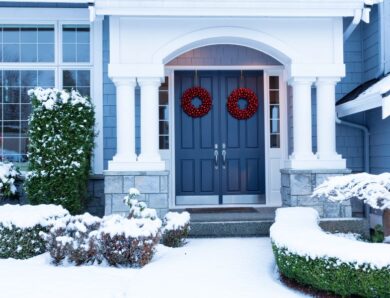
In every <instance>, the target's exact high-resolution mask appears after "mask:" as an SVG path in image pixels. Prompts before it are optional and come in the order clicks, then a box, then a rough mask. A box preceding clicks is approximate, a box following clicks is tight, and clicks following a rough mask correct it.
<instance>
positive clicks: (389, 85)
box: [337, 75, 390, 119]
mask: <svg viewBox="0 0 390 298" xmlns="http://www.w3.org/2000/svg"><path fill="white" fill-rule="evenodd" d="M378 107H382V118H383V119H385V118H387V117H388V116H390V75H387V76H385V77H383V78H381V79H373V80H371V81H368V82H366V83H364V84H362V85H360V86H359V87H357V88H355V89H354V90H352V91H351V92H350V93H349V94H347V95H346V96H344V97H343V98H342V99H340V100H339V101H338V103H337V114H338V116H339V117H344V116H348V115H352V114H356V113H360V112H364V111H367V110H371V109H375V108H378Z"/></svg>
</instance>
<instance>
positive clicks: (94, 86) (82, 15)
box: [0, 7, 103, 174]
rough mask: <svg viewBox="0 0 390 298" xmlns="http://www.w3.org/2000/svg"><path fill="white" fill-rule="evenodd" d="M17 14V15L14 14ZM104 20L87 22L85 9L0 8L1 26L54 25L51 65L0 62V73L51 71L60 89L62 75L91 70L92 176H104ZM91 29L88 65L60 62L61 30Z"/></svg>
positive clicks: (87, 15) (87, 12) (87, 13)
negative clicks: (84, 27) (93, 114)
mask: <svg viewBox="0 0 390 298" xmlns="http://www.w3.org/2000/svg"><path fill="white" fill-rule="evenodd" d="M16 10H17V13H15V11H16ZM102 21H103V18H102V17H98V18H96V20H95V21H94V22H93V23H90V21H89V11H88V8H41V7H39V8H14V7H13V8H9V7H4V8H0V24H1V25H54V32H55V35H54V42H55V48H54V49H55V50H54V62H51V63H46V62H45V63H39V62H31V63H30V62H27V63H26V62H16V63H9V62H0V69H7V70H8V69H14V70H30V69H32V70H37V69H44V70H54V76H55V87H56V88H62V71H63V70H68V69H78V70H87V69H88V70H90V72H91V76H90V79H91V82H90V84H91V91H90V92H91V98H92V101H93V103H94V105H95V118H96V127H95V130H96V132H97V137H96V138H95V148H94V152H93V160H92V171H93V174H103V48H102V47H103V45H102V39H103V24H102ZM63 25H89V26H90V61H89V62H82V63H73V62H72V63H63V62H62V26H63Z"/></svg>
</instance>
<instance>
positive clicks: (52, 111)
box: [26, 88, 95, 214]
mask: <svg viewBox="0 0 390 298" xmlns="http://www.w3.org/2000/svg"><path fill="white" fill-rule="evenodd" d="M29 95H30V96H31V102H32V107H33V111H32V114H31V116H30V118H29V133H28V134H29V144H28V158H29V170H30V171H31V172H30V175H29V176H28V177H27V180H26V192H27V195H28V199H29V200H30V202H31V203H32V204H34V205H37V204H56V205H62V206H63V207H64V208H66V209H67V210H69V212H71V213H72V214H75V213H79V212H81V211H82V209H83V205H84V199H85V198H86V196H87V184H88V178H89V172H90V168H91V165H90V161H91V156H92V149H93V146H94V135H95V134H94V123H95V115H94V108H93V105H92V103H91V100H90V99H89V98H86V97H83V96H81V95H80V94H79V93H78V92H76V91H73V90H72V91H71V92H67V91H64V90H62V91H61V90H57V89H42V88H36V89H34V90H30V91H29Z"/></svg>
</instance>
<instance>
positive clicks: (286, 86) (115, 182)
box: [96, 3, 357, 217]
mask: <svg viewBox="0 0 390 298" xmlns="http://www.w3.org/2000/svg"><path fill="white" fill-rule="evenodd" d="M99 9H101V11H100V12H99ZM104 9H105V8H104V6H102V7H101V8H99V3H97V5H96V13H97V14H99V13H102V14H103V12H105V13H107V11H105V10H104ZM355 9H357V7H355V8H354V9H350V8H348V9H347V8H345V10H344V12H343V13H344V14H345V15H346V16H349V15H352V14H353V11H354V10H355ZM347 11H348V12H347ZM339 12H340V11H338V12H337V16H336V11H328V12H327V13H328V14H329V15H328V16H327V17H324V16H322V17H318V15H316V17H314V18H313V19H309V20H308V19H307V18H304V17H303V16H300V15H299V13H298V12H294V13H295V14H296V15H294V17H292V18H289V17H291V16H289V17H288V16H287V15H285V13H286V12H282V11H280V10H279V14H280V15H279V17H278V18H272V17H271V18H264V17H258V18H256V19H253V18H249V17H248V18H245V17H242V16H240V17H239V16H235V17H233V18H224V17H216V16H214V17H213V16H209V17H208V18H207V26H206V25H205V24H204V23H202V22H201V21H200V20H201V18H200V16H199V15H197V14H196V13H194V15H193V16H191V17H188V18H186V19H182V20H181V26H180V27H178V26H177V22H176V20H175V19H174V18H172V17H171V16H165V17H161V16H159V17H157V16H155V15H152V13H151V15H148V16H145V15H143V17H146V18H147V19H148V22H147V24H148V25H147V26H146V25H145V26H141V25H140V23H139V20H140V19H139V18H140V16H135V15H127V16H124V15H123V14H122V13H119V10H118V11H115V9H114V8H113V7H112V6H111V8H110V13H109V14H110V43H109V45H110V64H109V68H108V71H109V76H110V78H111V79H112V81H113V82H114V84H115V86H116V101H117V104H116V111H117V118H116V127H117V144H116V154H115V156H114V157H113V159H112V160H111V161H110V162H109V164H108V170H107V171H106V172H105V180H106V181H105V195H106V214H109V213H113V212H122V211H124V210H122V209H121V208H122V207H121V204H122V201H121V199H122V197H123V194H124V193H126V192H127V190H128V188H129V187H137V188H140V190H141V193H143V194H144V199H145V201H147V202H148V204H149V205H150V206H151V207H153V208H157V209H159V212H160V215H163V214H164V213H166V212H167V211H168V210H169V209H183V208H216V207H218V208H222V207H226V206H228V207H242V208H246V207H250V208H253V207H254V208H269V207H279V206H282V205H285V206H293V205H310V206H314V207H316V208H317V210H318V211H319V212H320V214H321V215H322V216H324V217H350V216H351V214H352V211H351V208H350V206H343V207H340V208H338V207H337V206H336V205H331V204H326V206H325V205H324V204H323V203H322V202H321V203H319V202H314V201H313V200H312V199H311V198H310V194H311V191H312V188H313V185H315V184H316V183H318V182H317V178H318V179H319V180H321V179H325V178H326V177H327V176H333V175H336V174H345V173H348V171H347V170H346V162H345V160H344V159H343V158H342V157H341V156H340V155H338V154H337V152H336V128H335V127H336V122H335V120H336V119H335V87H336V84H337V82H338V81H339V80H340V78H341V77H343V76H344V75H345V67H344V64H343V46H342V45H343V24H342V18H341V17H340V15H339ZM151 37H153V38H151ZM134 40H137V42H136V43H134V42H133V41H134ZM297 41H299V42H297ZM218 48H220V49H222V50H221V51H222V52H218ZM224 49H226V50H224ZM245 51H246V54H242V53H243V52H245ZM221 53H222V54H221ZM248 53H250V54H248ZM191 55H192V56H191ZM248 55H253V57H254V58H253V60H250V59H249V60H248V59H247V57H248ZM217 58H218V59H217ZM182 71H187V72H192V73H193V74H194V76H196V75H197V74H198V75H199V76H201V72H206V71H209V72H210V71H214V72H217V71H219V72H221V71H225V72H226V71H236V72H237V73H239V72H241V73H242V72H243V71H244V72H248V71H258V72H261V74H262V78H263V79H262V82H263V87H262V88H263V89H262V90H261V92H260V93H259V94H260V95H258V98H259V102H261V103H262V104H263V110H259V111H260V112H262V113H263V114H261V115H262V117H264V118H262V119H261V120H259V123H260V124H261V126H259V127H260V129H261V130H262V132H263V134H264V136H263V138H264V139H263V141H264V143H263V144H260V145H259V148H261V150H263V152H264V153H262V154H263V156H264V166H259V167H258V169H257V170H256V174H257V175H258V176H259V177H260V176H261V177H263V178H264V185H265V187H264V191H263V192H261V191H259V194H260V195H262V194H263V193H264V198H265V199H264V202H262V201H255V202H254V203H253V204H250V203H248V202H247V201H243V200H241V201H238V202H236V201H231V203H225V204H224V202H225V201H224V199H223V195H224V194H223V193H220V194H217V196H219V199H218V198H217V199H216V200H214V199H212V198H211V197H209V198H208V199H207V200H203V198H205V196H203V197H202V196H201V195H200V194H196V195H192V194H191V196H188V197H187V198H186V197H185V198H184V199H183V200H182V201H180V200H179V199H178V197H180V199H182V197H183V196H182V195H180V194H179V193H180V190H179V189H178V182H177V181H178V177H177V172H178V171H177V166H178V164H177V162H178V154H177V150H178V148H177V140H178V136H177V129H178V128H177V127H178V126H177V121H178V120H177V119H178V118H177V117H178V116H177V111H178V110H179V109H180V104H178V100H180V95H181V94H178V93H180V92H179V91H178V90H177V84H176V81H175V80H176V78H177V76H178V73H179V72H182ZM274 77H276V78H277V80H278V82H279V87H278V88H277V89H278V90H274V89H272V88H271V87H270V79H271V78H274ZM163 82H164V84H163V85H164V88H166V91H167V93H168V95H167V99H164V100H166V101H165V102H164V103H162V102H161V92H162V90H161V88H160V86H161V84H162V83H163ZM196 83H197V82H196V79H194V80H193V84H192V85H189V86H188V87H192V86H196V85H197V84H196ZM200 85H202V83H200ZM202 87H203V86H202ZM313 87H315V88H316V91H315V93H316V94H315V96H313V94H312V88H313ZM138 88H139V89H138ZM136 90H139V93H140V105H141V107H140V112H139V117H140V120H138V118H137V116H138V115H136V109H135V101H136V94H137V92H136ZM274 91H277V92H278V95H277V103H276V104H275V102H272V103H271V101H270V99H271V96H274V94H273V92H274ZM314 98H316V99H314ZM218 100H221V99H218ZM313 103H314V104H313ZM274 106H277V113H278V117H277V118H276V119H275V118H272V117H273V116H272V114H271V109H272V108H274ZM214 108H215V107H214ZM275 111H276V110H275ZM161 113H163V114H164V113H166V115H165V114H164V115H162V114H161ZM313 115H315V116H314V117H315V119H316V121H315V122H316V123H317V125H316V126H313V125H312V124H313ZM164 117H166V118H164ZM275 120H276V121H275ZM162 122H163V125H165V123H166V124H167V126H164V127H162V126H161V125H162ZM137 125H139V126H140V129H139V135H138V134H137ZM159 125H160V126H159ZM212 127H213V126H210V128H212ZM273 129H276V130H273ZM276 135H277V138H278V140H277V141H276V143H275V136H276ZM313 135H316V144H314V145H316V146H313ZM138 137H139V139H140V144H139V146H138V145H137V141H136V140H137V139H138ZM164 142H165V143H164ZM220 142H221V143H218V144H217V142H215V145H217V150H218V152H217V154H218V157H219V158H222V156H223V155H222V150H223V148H222V145H223V144H225V143H226V142H225V140H222V141H220ZM166 143H168V144H169V145H168V148H162V144H163V146H164V144H166ZM212 146H213V148H212V149H211V151H210V152H211V154H209V157H207V158H208V159H209V161H208V162H212V160H213V159H214V155H213V154H214V142H212ZM137 147H139V149H138V150H137ZM228 150H229V148H228ZM259 152H260V150H259ZM227 154H228V156H231V155H232V154H231V155H229V152H227ZM259 156H260V155H259ZM256 158H258V157H256ZM218 162H220V161H218ZM283 169H284V170H283ZM281 170H283V171H282V173H281V172H280V171H281ZM194 171H195V170H194ZM210 171H213V170H212V169H211V170H210ZM300 171H309V172H310V173H309V174H308V173H307V172H300ZM190 172H191V171H190V170H189V168H186V172H185V174H182V175H181V176H180V177H182V178H183V179H190V178H191V177H192V176H191V177H189V176H188V175H189V173H190ZM194 173H195V172H194ZM213 173H215V172H213ZM247 173H249V172H247ZM184 175H185V176H184ZM196 175H197V174H196ZM196 175H195V176H196ZM213 175H214V174H213ZM222 175H223V174H222ZM195 176H194V177H195ZM247 176H248V175H247ZM196 177H198V176H196ZM222 177H223V176H222ZM250 177H253V174H251V175H250ZM313 177H314V178H313ZM191 179H192V178H191ZM194 179H195V178H194ZM196 179H200V178H196ZM239 179H241V178H239ZM313 179H314V180H313ZM288 180H289V181H295V182H297V183H298V184H299V186H298V187H295V188H294V187H293V186H287V184H286V181H288ZM313 181H314V182H313ZM196 183H197V182H196V181H195V184H196ZM259 183H260V182H259ZM313 183H314V184H313ZM145 187H146V188H145ZM294 189H300V193H297V190H294ZM237 196H238V198H239V197H240V193H238V194H237ZM241 196H244V193H241ZM190 197H191V198H190ZM196 197H199V203H196V202H195V203H194V200H193V198H196ZM188 198H189V199H188ZM210 198H211V199H210ZM187 199H188V200H187ZM209 199H210V200H209ZM221 202H222V203H221ZM226 202H227V201H226ZM344 207H345V208H344ZM123 208H124V206H123ZM325 209H326V210H325Z"/></svg>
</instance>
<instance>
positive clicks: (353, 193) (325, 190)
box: [313, 173, 390, 210]
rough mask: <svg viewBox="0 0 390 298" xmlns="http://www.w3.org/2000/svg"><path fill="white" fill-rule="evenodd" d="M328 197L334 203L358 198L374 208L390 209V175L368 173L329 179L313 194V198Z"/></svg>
mask: <svg viewBox="0 0 390 298" xmlns="http://www.w3.org/2000/svg"><path fill="white" fill-rule="evenodd" d="M322 196H324V197H327V198H328V199H329V200H331V201H333V202H340V201H344V200H348V199H352V198H358V199H360V200H362V201H364V202H365V203H367V204H368V205H370V206H371V207H372V208H375V209H381V210H385V209H389V208H390V173H383V174H380V175H372V174H367V173H360V174H352V175H345V176H336V177H330V178H328V179H327V180H326V181H325V182H324V183H322V184H321V185H319V186H318V187H317V188H316V189H315V190H314V192H313V197H322Z"/></svg>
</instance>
